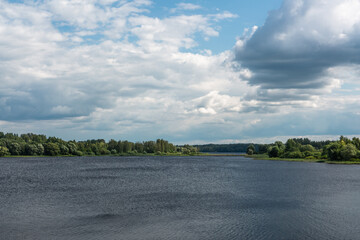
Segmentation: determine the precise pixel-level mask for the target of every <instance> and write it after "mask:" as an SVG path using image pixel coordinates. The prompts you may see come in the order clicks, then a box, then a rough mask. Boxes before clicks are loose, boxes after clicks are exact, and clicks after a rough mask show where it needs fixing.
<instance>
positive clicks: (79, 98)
mask: <svg viewBox="0 0 360 240" xmlns="http://www.w3.org/2000/svg"><path fill="white" fill-rule="evenodd" d="M294 2H297V3H301V2H303V5H299V6H298V5H296V4H295V3H292V2H285V3H284V5H283V7H282V8H281V9H279V10H277V11H274V12H272V13H271V14H270V16H269V18H268V20H267V22H266V23H265V25H264V26H263V27H259V28H256V27H254V28H252V29H249V30H248V31H247V32H246V33H245V35H244V36H243V37H242V38H241V39H239V40H238V42H237V43H236V46H235V50H236V51H235V52H234V51H232V50H229V51H224V52H222V53H219V54H213V53H212V52H211V50H210V49H204V48H203V47H202V46H201V45H200V44H201V42H202V40H203V39H205V40H206V39H209V38H213V37H217V36H219V35H220V34H221V21H222V20H224V19H230V18H233V17H235V15H234V14H232V13H229V12H223V13H215V14H212V13H203V14H202V13H198V12H191V13H192V14H185V13H184V12H176V14H170V15H166V17H162V18H160V17H158V16H153V15H152V13H151V9H152V7H151V6H152V4H153V3H152V2H151V1H147V0H137V1H114V0H91V1H86V2H84V1H66V0H49V1H26V2H25V3H10V2H8V1H4V0H0V35H1V38H0V83H1V86H0V112H1V115H0V126H1V128H2V131H8V132H19V133H23V132H29V131H30V132H37V133H45V134H47V135H56V136H60V137H64V138H66V139H74V138H76V139H87V138H98V137H102V138H106V139H110V138H115V139H119V138H122V139H129V140H132V141H137V140H147V139H154V138H166V139H169V140H171V141H175V142H177V143H185V142H195V141H203V142H208V141H222V140H223V139H241V138H243V139H249V138H254V137H259V136H264V137H266V136H271V135H272V136H273V135H279V134H280V135H286V134H287V133H289V134H293V135H297V133H298V134H300V135H302V134H303V133H307V134H314V133H316V134H331V133H335V134H338V133H339V132H340V131H339V130H336V129H337V128H338V129H341V130H344V131H345V132H348V133H350V132H351V130H353V131H358V130H359V129H358V127H357V126H352V125H353V124H354V123H355V122H356V121H358V120H359V116H360V113H357V112H356V111H353V109H359V107H360V106H359V104H358V103H359V102H360V98H359V95H358V92H357V91H358V90H356V89H359V88H360V86H359V82H358V79H359V77H358V76H359V74H360V73H359V62H357V59H358V58H357V57H358V55H357V53H358V52H357V51H358V48H357V46H358V45H356V44H357V42H356V40H357V39H358V33H357V31H356V30H358V23H357V22H358V20H356V19H355V18H356V16H357V15H356V14H353V15H351V14H345V15H344V16H339V17H338V18H336V19H337V21H336V23H332V24H330V25H329V26H328V23H327V21H324V20H323V18H324V17H323V16H324V14H325V12H326V11H325V10H328V11H329V13H328V14H330V16H331V17H333V18H334V17H335V16H337V15H336V14H339V13H338V12H339V11H335V10H334V11H335V12H334V11H331V9H332V8H333V7H337V6H340V5H341V4H340V2H338V1H334V2H332V3H331V4H330V3H326V2H325V3H324V4H325V5H321V4H320V2H319V1H315V2H310V1H308V2H306V1H294ZM350 2H351V1H346V2H344V4H343V5H341V6H342V8H340V9H343V8H345V9H347V8H346V6H348V5H349V3H350ZM351 3H352V4H353V6H352V8H350V10H349V11H353V10H354V9H357V8H356V7H357V5H356V3H357V1H353V2H351ZM350 5H351V4H350ZM178 6H182V7H183V9H184V10H185V8H188V10H191V9H189V8H191V7H190V6H185V5H181V4H179V5H178ZM305 6H307V7H305ZM320 7H324V10H321V9H318V8H320ZM83 8H84V11H80V10H79V9H83ZM193 8H194V6H193ZM294 9H295V10H294ZM317 11H320V12H317ZM346 11H348V10H346ZM301 12H303V14H301ZM312 12H314V13H312ZM336 12H337V13H336ZM340 12H341V11H340ZM179 13H180V14H179ZM310 13H311V14H310ZM167 14H168V13H167ZM310 15H311V16H312V17H310ZM318 15H319V16H318ZM348 15H349V16H348ZM355 15H356V16H355ZM321 16H322V17H321ZM341 18H345V20H344V21H343V24H340V23H339V24H338V22H341V21H340V19H341ZM346 18H350V20H351V19H352V20H351V21H350V20H349V19H346ZM353 18H354V19H353ZM329 21H330V20H329ZM331 21H332V20H331ZM312 22H314V23H312ZM351 22H352V23H351ZM344 24H345V25H346V24H347V25H346V26H347V27H344ZM348 25H349V26H348ZM301 26H302V27H303V28H304V29H306V31H305V30H304V31H303V32H301ZM334 26H336V27H335V30H334V29H333V30H331V31H330V30H329V29H328V28H330V27H331V29H332V27H334ZM305 27H306V28H305ZM312 28H313V29H316V30H317V31H318V32H319V34H314V33H313V31H312ZM299 29H300V30H299ZM336 29H338V30H336ZM339 29H342V30H341V31H340V30H339ZM320 30H321V31H320ZM332 32H335V33H336V34H338V33H340V32H341V34H342V35H341V36H340V35H339V37H338V38H331V37H329V36H332V35H334V34H332V35H331V34H330V33H332ZM278 33H281V34H278ZM283 33H284V34H285V35H284V34H283ZM305 33H307V34H305ZM310 33H311V34H310ZM336 34H335V35H334V36H337V35H336ZM274 36H277V37H274ZM323 36H327V38H325V37H323ZM326 39H328V41H327V40H326ZM280 43H281V44H280ZM314 46H316V47H314ZM346 49H348V51H347V52H346V51H345V50H346ZM349 49H352V51H350V50H349ZM270 53H271V54H270ZM302 58H306V59H307V60H308V61H309V62H307V61H302V60H301V59H302ZM234 59H236V60H237V61H233V60H234ZM265 73H267V74H265ZM305 73H306V74H305ZM289 76H292V78H290V77H289ZM320 110H321V112H320ZM327 112H328V114H327V115H326V114H325V113H327ZM332 112H334V113H333V114H332ZM351 112H353V113H351ZM336 114H338V115H341V116H342V118H341V121H343V122H344V123H346V127H342V128H339V126H340V120H339V121H338V120H337V119H336ZM322 115H323V116H324V117H322ZM309 116H314V117H309ZM326 116H327V117H329V118H326ZM313 118H316V119H319V120H317V121H315V122H316V124H314V119H313ZM289 122H293V124H292V126H294V127H293V128H292V127H290V126H286V124H288V123H289ZM309 126H310V127H309ZM311 126H313V127H311ZM316 126H318V127H319V128H318V129H320V130H321V131H320V130H319V131H316V130H317V128H316Z"/></svg>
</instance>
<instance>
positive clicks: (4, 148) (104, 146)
mask: <svg viewBox="0 0 360 240" xmlns="http://www.w3.org/2000/svg"><path fill="white" fill-rule="evenodd" d="M197 153H198V149H197V148H195V147H192V146H190V145H184V146H175V145H174V144H172V143H169V142H168V141H166V140H163V139H157V140H156V141H144V142H135V143H134V142H130V141H126V140H124V141H121V140H120V141H116V140H113V139H111V140H110V141H108V142H106V141H105V140H104V139H97V140H87V141H75V140H72V141H65V140H62V139H60V138H56V137H46V136H45V135H41V134H33V133H27V134H21V135H18V134H14V133H3V132H0V157H1V156H42V155H45V156H82V155H86V156H93V155H141V154H156V155H162V154H185V155H195V154H197Z"/></svg>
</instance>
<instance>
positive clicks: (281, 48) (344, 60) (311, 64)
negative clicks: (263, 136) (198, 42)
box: [235, 0, 360, 96]
mask: <svg viewBox="0 0 360 240" xmlns="http://www.w3.org/2000/svg"><path fill="white" fill-rule="evenodd" d="M358 12H360V1H359V0H349V1H342V0H333V1H320V0H316V1H314V0H296V1H292V0H285V1H284V3H283V5H282V7H281V8H280V9H278V10H275V11H272V12H270V14H269V16H268V18H267V20H266V22H265V24H264V25H263V26H261V27H259V28H258V29H257V30H256V31H255V32H254V33H252V34H251V35H250V36H244V37H242V38H241V39H239V40H238V43H237V47H235V49H236V50H235V51H236V56H237V57H236V59H237V61H239V62H240V63H241V66H242V67H244V68H248V69H249V70H250V71H251V73H252V76H251V77H250V78H249V79H248V81H249V83H250V84H252V85H259V86H261V88H262V89H265V90H267V89H284V91H287V90H286V89H302V92H307V90H313V89H324V88H326V87H328V86H331V85H333V86H338V84H337V83H336V82H337V81H338V80H337V79H335V78H334V77H333V76H334V74H333V72H331V69H333V68H335V67H342V66H348V65H352V66H353V67H355V68H357V69H358V68H359V66H360V45H359V42H360V34H359V32H360V16H359V14H358ZM357 76H359V75H357ZM295 95H297V94H295ZM298 96H299V95H298Z"/></svg>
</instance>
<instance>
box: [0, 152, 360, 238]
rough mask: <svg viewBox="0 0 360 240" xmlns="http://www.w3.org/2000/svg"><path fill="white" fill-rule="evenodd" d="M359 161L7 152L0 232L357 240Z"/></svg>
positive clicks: (0, 161)
mask: <svg viewBox="0 0 360 240" xmlns="http://www.w3.org/2000/svg"><path fill="white" fill-rule="evenodd" d="M359 171H360V166H340V165H336V166H334V165H327V164H316V163H294V162H276V161H258V160H256V161H254V160H250V159H246V158H242V157H224V156H211V157H73V158H15V159H14V158H11V159H10V158H6V159H5V158H0V192H1V195H0V232H1V234H2V235H1V239H357V238H358V236H360V228H359V227H358V226H359V223H360V222H359V216H360V207H359V206H360V191H359V190H360V175H359Z"/></svg>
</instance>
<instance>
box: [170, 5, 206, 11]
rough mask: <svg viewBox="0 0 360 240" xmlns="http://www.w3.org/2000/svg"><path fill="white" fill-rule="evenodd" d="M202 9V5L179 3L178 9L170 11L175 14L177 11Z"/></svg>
mask: <svg viewBox="0 0 360 240" xmlns="http://www.w3.org/2000/svg"><path fill="white" fill-rule="evenodd" d="M198 9H201V6H200V5H196V4H192V3H178V4H176V8H172V9H170V12H171V13H175V12H177V11H182V10H198Z"/></svg>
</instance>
